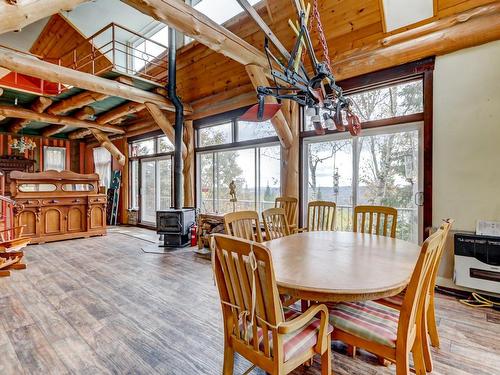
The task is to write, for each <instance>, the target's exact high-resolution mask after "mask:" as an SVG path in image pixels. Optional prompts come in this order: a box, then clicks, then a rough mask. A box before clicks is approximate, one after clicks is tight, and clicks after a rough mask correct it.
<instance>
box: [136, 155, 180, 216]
mask: <svg viewBox="0 0 500 375" xmlns="http://www.w3.org/2000/svg"><path fill="white" fill-rule="evenodd" d="M140 171H141V172H140V207H139V210H140V213H141V215H140V219H141V223H143V224H153V225H154V224H156V211H158V210H165V209H168V208H170V206H171V201H172V158H171V157H170V156H167V157H161V158H147V159H141V160H140Z"/></svg>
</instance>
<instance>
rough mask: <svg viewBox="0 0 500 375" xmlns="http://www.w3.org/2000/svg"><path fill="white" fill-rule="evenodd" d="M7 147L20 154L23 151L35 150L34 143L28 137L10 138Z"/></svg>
mask: <svg viewBox="0 0 500 375" xmlns="http://www.w3.org/2000/svg"><path fill="white" fill-rule="evenodd" d="M9 147H10V148H11V149H13V150H17V151H19V152H20V153H21V154H22V153H23V152H24V151H32V150H34V149H35V148H36V143H35V141H34V140H32V139H31V138H29V137H24V136H23V137H21V138H12V139H11V140H10V141H9Z"/></svg>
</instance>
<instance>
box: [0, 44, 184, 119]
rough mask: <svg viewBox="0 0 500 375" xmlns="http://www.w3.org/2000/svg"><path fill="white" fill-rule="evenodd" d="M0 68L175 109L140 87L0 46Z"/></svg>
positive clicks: (161, 98) (168, 102) (167, 108)
mask: <svg viewBox="0 0 500 375" xmlns="http://www.w3.org/2000/svg"><path fill="white" fill-rule="evenodd" d="M0 67H3V68H6V69H9V70H12V71H15V72H18V73H22V74H26V75H29V76H32V77H36V78H40V79H45V80H49V81H52V82H60V83H63V84H67V85H71V86H76V87H79V88H81V89H84V90H88V91H93V92H97V93H100V94H105V95H109V96H117V97H120V98H123V99H126V100H130V101H132V102H138V103H145V102H150V103H154V104H156V105H157V106H158V107H160V108H161V109H165V110H167V111H172V112H173V111H175V108H174V106H173V104H172V102H171V101H170V100H168V99H167V98H165V97H164V96H161V95H158V94H156V93H154V92H149V91H145V90H141V89H138V88H136V87H133V86H129V85H125V84H122V83H120V82H116V81H113V80H109V79H106V78H101V77H97V76H94V75H91V74H88V73H83V72H79V71H77V70H73V69H69V68H65V67H63V66H59V65H55V64H51V63H48V62H45V61H42V60H39V59H36V58H34V57H32V56H29V55H26V54H23V53H20V52H15V51H12V50H9V49H7V48H3V47H0ZM186 111H187V112H190V107H189V106H188V105H186Z"/></svg>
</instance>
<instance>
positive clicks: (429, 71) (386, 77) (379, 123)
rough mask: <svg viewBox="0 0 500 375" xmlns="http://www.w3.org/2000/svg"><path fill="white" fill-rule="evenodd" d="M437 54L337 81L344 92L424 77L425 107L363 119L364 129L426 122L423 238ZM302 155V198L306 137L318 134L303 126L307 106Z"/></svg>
mask: <svg viewBox="0 0 500 375" xmlns="http://www.w3.org/2000/svg"><path fill="white" fill-rule="evenodd" d="M434 62H435V58H434V57H429V58H425V59H422V60H419V61H415V62H411V63H407V64H403V65H399V66H396V67H392V68H387V69H383V70H380V71H377V72H373V73H368V74H364V75H361V76H357V77H352V78H348V79H344V80H341V81H338V82H337V84H338V85H339V86H340V87H342V88H343V90H344V93H345V94H347V95H349V94H356V93H360V92H363V91H369V90H373V89H375V88H378V87H380V88H383V87H388V86H392V85H394V84H398V83H404V82H408V81H413V80H416V79H421V80H422V90H423V111H422V112H419V113H415V114H411V115H404V116H399V117H392V118H388V119H382V120H374V121H367V122H363V123H362V127H363V129H374V128H379V127H386V126H393V125H400V124H408V123H414V122H423V130H422V133H423V134H422V137H423V196H424V205H423V225H422V228H423V236H422V237H423V238H426V236H427V234H428V233H429V231H430V229H431V228H432V164H433V156H432V147H433V141H432V139H433V95H432V94H433V74H434ZM299 117H300V122H301V123H300V155H299V201H300V202H303V201H304V194H303V192H304V186H303V185H304V164H303V160H304V140H306V139H307V138H309V137H316V136H317V135H316V133H315V132H314V130H304V121H305V115H304V109H303V108H301V113H300V116H299ZM336 133H339V132H338V131H337V130H329V129H326V131H325V135H324V136H327V135H329V134H336ZM304 220H305V217H304V214H303V210H302V209H301V210H299V223H301V224H303V222H304Z"/></svg>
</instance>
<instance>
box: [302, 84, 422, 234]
mask: <svg viewBox="0 0 500 375" xmlns="http://www.w3.org/2000/svg"><path fill="white" fill-rule="evenodd" d="M350 97H351V98H352V99H353V100H354V103H355V108H354V109H355V111H356V113H357V114H358V115H359V116H360V119H361V121H362V122H369V121H375V120H390V119H395V118H397V119H398V125H393V126H379V127H377V128H372V129H367V128H365V129H363V132H362V134H361V136H358V137H351V136H350V135H349V134H348V133H338V132H330V133H329V134H327V135H324V136H310V134H308V136H306V138H304V147H303V150H304V152H303V161H302V163H303V175H304V184H303V197H304V198H305V199H304V200H303V202H302V203H303V207H302V208H303V214H304V215H306V207H307V203H308V202H309V201H312V200H328V201H334V202H336V203H337V217H336V226H337V229H338V230H345V231H350V230H352V225H353V209H354V207H355V206H357V205H383V206H391V207H395V208H396V209H397V210H398V225H397V237H398V238H402V239H405V240H410V241H413V242H418V241H419V239H420V234H421V233H422V212H423V210H422V207H421V200H422V199H421V198H422V190H423V181H422V176H423V152H422V148H423V146H422V138H423V137H422V132H423V130H422V129H423V123H422V122H421V121H417V122H407V123H405V119H406V118H413V117H412V116H409V117H408V115H412V114H419V113H422V112H423V84H422V79H418V80H416V79H415V80H412V81H406V82H402V83H398V84H392V85H389V86H383V87H378V88H371V89H369V90H366V91H362V92H355V93H352V94H351V95H350ZM417 117H418V116H417ZM421 118H423V117H421ZM388 123H389V122H388ZM377 125H378V124H377ZM311 128H312V126H311V125H310V118H309V117H307V116H305V122H304V130H308V129H311Z"/></svg>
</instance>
